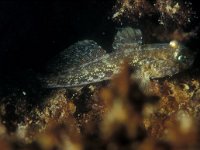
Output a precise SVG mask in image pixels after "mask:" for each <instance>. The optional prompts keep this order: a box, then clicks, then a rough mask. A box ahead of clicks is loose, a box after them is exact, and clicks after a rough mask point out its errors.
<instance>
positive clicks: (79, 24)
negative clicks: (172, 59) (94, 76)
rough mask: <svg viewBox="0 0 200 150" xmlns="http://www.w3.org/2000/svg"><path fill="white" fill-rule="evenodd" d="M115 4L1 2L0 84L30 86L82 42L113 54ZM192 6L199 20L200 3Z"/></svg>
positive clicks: (100, 0)
mask: <svg viewBox="0 0 200 150" xmlns="http://www.w3.org/2000/svg"><path fill="white" fill-rule="evenodd" d="M115 2H116V1H115V0H82V1H78V0H65V1H64V0H62V1H55V2H51V1H43V2H42V1H20V2H17V1H14V0H13V1H9V0H4V1H0V78H1V79H0V84H1V85H5V84H7V83H8V82H9V83H12V82H14V83H16V84H15V86H18V85H19V86H20V84H21V83H22V82H21V81H27V82H29V77H30V76H34V74H37V73H38V72H41V71H43V69H44V66H45V64H46V63H47V62H48V60H50V59H51V58H52V57H53V56H54V55H56V54H58V53H59V52H60V51H62V50H63V49H64V48H66V47H68V46H69V45H71V44H72V43H74V42H76V41H78V40H83V39H93V40H95V41H97V42H98V43H99V44H100V45H101V46H102V47H103V48H105V49H108V50H109V49H110V48H111V44H112V41H113V36H114V34H115V32H116V27H118V26H119V24H118V23H115V22H113V21H112V20H111V19H109V17H112V15H113V10H112V8H113V5H114V4H115ZM192 3H193V7H194V10H195V11H197V16H199V5H198V1H197V0H196V1H195V0H193V1H192ZM194 24H198V20H197V22H194ZM190 28H193V24H192V25H191V26H190ZM199 42H200V40H199V38H197V39H196V40H194V41H192V43H191V44H190V45H192V46H193V47H194V48H196V49H198V47H199ZM198 59H199V56H198V57H197V60H198ZM198 64H199V62H198V61H196V62H195V67H198ZM27 70H29V71H30V72H29V71H28V73H27ZM30 82H31V81H30Z"/></svg>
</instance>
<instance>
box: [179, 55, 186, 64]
mask: <svg viewBox="0 0 200 150" xmlns="http://www.w3.org/2000/svg"><path fill="white" fill-rule="evenodd" d="M177 59H178V61H180V62H186V61H187V57H186V56H184V55H180V56H178V57H177Z"/></svg>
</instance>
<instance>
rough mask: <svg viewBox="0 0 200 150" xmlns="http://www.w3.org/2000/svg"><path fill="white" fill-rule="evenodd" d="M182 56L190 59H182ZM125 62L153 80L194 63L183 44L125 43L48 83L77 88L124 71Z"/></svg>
mask: <svg viewBox="0 0 200 150" xmlns="http://www.w3.org/2000/svg"><path fill="white" fill-rule="evenodd" d="M180 56H181V57H180ZM182 56H184V58H186V59H184V60H182V59H180V58H182ZM124 61H127V62H128V63H129V64H130V66H132V67H133V70H135V74H134V76H135V77H136V78H139V79H142V80H149V79H150V78H162V77H166V76H172V75H174V74H176V73H178V72H180V71H182V70H185V69H187V68H189V67H190V66H191V65H192V62H193V56H192V55H191V54H190V52H189V50H188V49H186V48H185V47H183V46H182V45H180V46H179V47H178V48H177V47H176V48H174V47H172V46H170V45H169V44H168V43H166V44H146V45H124V46H123V49H118V50H116V51H114V52H112V53H110V54H105V55H103V56H102V57H100V58H96V59H94V60H93V61H90V62H88V63H84V64H82V65H80V66H78V67H75V68H71V69H68V70H67V71H66V72H57V73H56V74H55V73H54V74H50V76H48V77H47V78H46V79H45V86H46V87H49V88H56V87H76V86H83V85H87V84H90V83H95V82H100V81H103V80H107V79H110V78H111V77H112V76H113V75H115V74H117V73H118V72H119V71H120V67H121V64H122V63H123V62H124Z"/></svg>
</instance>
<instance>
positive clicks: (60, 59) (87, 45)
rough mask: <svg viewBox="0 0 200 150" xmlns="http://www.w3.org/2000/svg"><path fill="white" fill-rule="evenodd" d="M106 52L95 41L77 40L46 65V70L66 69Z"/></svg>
mask: <svg viewBox="0 0 200 150" xmlns="http://www.w3.org/2000/svg"><path fill="white" fill-rule="evenodd" d="M104 54H106V51H105V50H103V49H102V48H101V46H99V45H98V44H97V43H96V42H95V41H92V40H84V41H79V42H77V43H75V44H73V45H71V46H70V47H69V48H67V49H65V50H64V51H62V52H61V53H59V54H58V55H57V56H56V57H55V58H54V59H53V60H52V61H51V62H50V64H49V65H48V67H47V69H48V71H50V72H51V71H54V72H55V71H61V72H62V71H66V70H68V69H70V68H73V67H77V66H80V65H82V64H84V63H87V62H90V61H92V60H94V59H96V58H99V57H101V56H103V55H104Z"/></svg>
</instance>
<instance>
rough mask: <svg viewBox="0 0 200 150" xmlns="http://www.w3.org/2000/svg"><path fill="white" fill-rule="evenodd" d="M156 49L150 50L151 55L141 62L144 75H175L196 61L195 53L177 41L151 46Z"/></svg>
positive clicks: (159, 76) (160, 76)
mask: <svg viewBox="0 0 200 150" xmlns="http://www.w3.org/2000/svg"><path fill="white" fill-rule="evenodd" d="M151 49H152V50H153V51H154V52H153V53H150V52H151V51H148V52H149V53H148V54H149V55H148V56H149V57H148V58H147V59H145V60H144V61H142V62H141V65H140V67H142V69H141V70H142V71H141V72H143V73H144V75H143V77H145V76H146V77H148V78H152V79H153V78H163V77H167V76H173V75H175V74H177V73H179V72H182V71H184V70H186V69H188V68H190V67H191V66H192V64H193V62H194V58H195V55H194V53H193V52H192V51H191V50H190V49H188V48H187V47H185V46H184V45H182V44H181V43H178V42H177V41H171V42H170V43H169V44H167V43H166V44H161V45H159V44H155V45H153V46H151Z"/></svg>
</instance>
